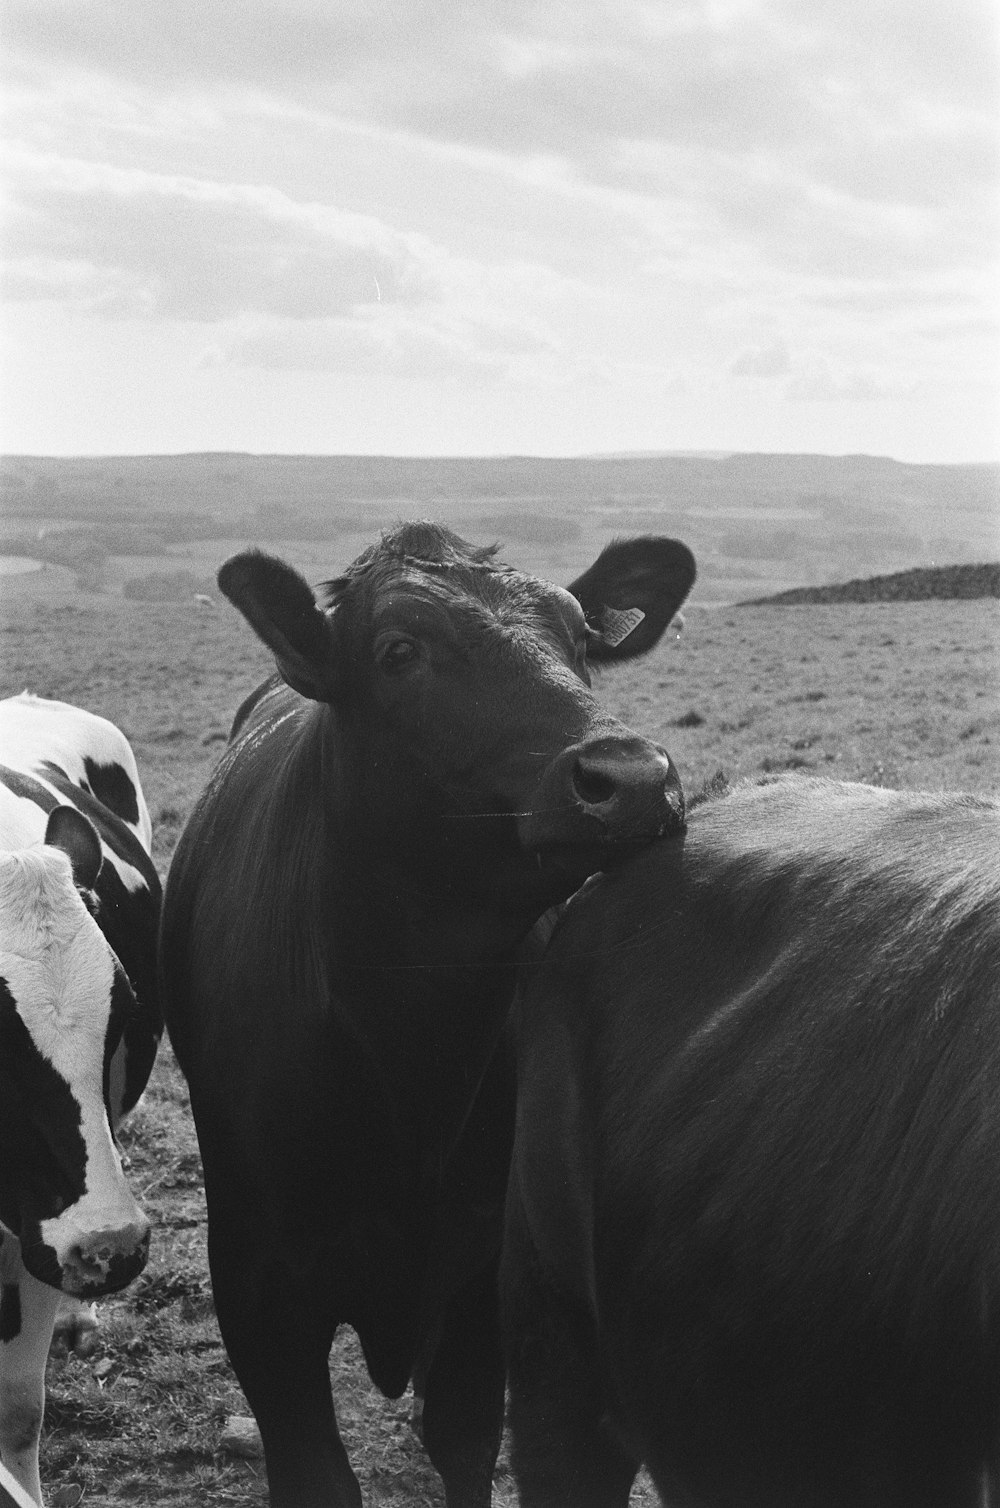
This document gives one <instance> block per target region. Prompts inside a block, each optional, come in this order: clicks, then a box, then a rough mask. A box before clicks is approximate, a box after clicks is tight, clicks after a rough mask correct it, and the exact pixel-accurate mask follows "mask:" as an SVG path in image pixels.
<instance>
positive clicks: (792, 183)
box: [0, 0, 1000, 462]
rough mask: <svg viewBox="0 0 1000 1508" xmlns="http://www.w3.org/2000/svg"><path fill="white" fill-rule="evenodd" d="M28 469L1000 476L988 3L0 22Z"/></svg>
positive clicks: (601, 4)
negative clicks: (747, 468) (620, 468)
mask: <svg viewBox="0 0 1000 1508" xmlns="http://www.w3.org/2000/svg"><path fill="white" fill-rule="evenodd" d="M5 14H6V22H5V75H6V77H5V91H4V95H5V101H4V104H5V117H6V126H5V138H6V143H7V149H6V170H5V177H6V183H7V192H6V205H5V209H4V217H3V240H4V251H5V261H6V268H5V313H4V323H5V341H4V344H5V349H6V354H5V357H4V369H3V400H4V401H3V412H4V417H3V420H2V424H0V444H2V448H3V449H4V450H5V451H6V452H8V453H11V452H18V453H34V454H63V455H66V454H80V455H83V454H117V453H140V454H141V453H157V452H182V451H209V450H241V451H262V452H272V451H274V452H294V453H323V454H336V453H351V454H364V453H372V454H411V455H428V454H436V455H460V454H468V455H474V454H498V453H502V454H511V453H520V454H538V455H561V454H562V455H572V454H592V453H597V452H621V451H684V450H687V451H692V450H694V451H706V450H708V451H736V450H739V451H747V450H751V451H752V450H758V451H814V452H825V453H833V454H838V453H859V452H868V453H876V454H883V455H892V456H895V457H896V458H897V459H900V460H912V461H932V462H955V461H981V460H995V459H997V458H998V456H1000V444H998V440H1000V433H998V418H997V415H998V412H1000V408H998V403H1000V373H998V351H1000V338H998V319H997V315H998V310H997V296H998V288H1000V280H998V269H997V244H998V243H997V209H998V189H997V173H996V157H997V147H998V133H997V100H998V88H997V85H998V23H997V13H996V9H995V7H994V5H993V4H992V3H991V0H911V3H910V4H909V5H907V6H906V7H905V8H903V7H900V6H899V5H898V4H890V3H889V0H866V3H863V4H862V3H860V0H796V3H793V0H690V3H688V0H676V3H673V0H671V3H665V0H660V3H655V0H653V3H640V0H576V3H573V4H568V3H555V0H541V3H534V4H531V5H529V4H525V3H517V0H508V3H506V4H500V5H497V4H495V3H493V4H485V3H483V0H461V3H452V4H446V3H444V0H439V3H435V0H410V3H407V4H405V5H403V4H400V3H388V0H386V3H383V4H381V5H379V6H372V5H370V4H369V5H362V4H360V3H357V0H354V3H347V0H341V3H339V4H338V5H337V6H336V7H332V6H329V5H326V4H322V3H320V0H247V3H246V4H244V5H243V6H241V7H239V8H238V9H237V8H235V7H228V6H221V5H219V4H204V3H200V4H198V5H195V4H194V3H192V0H175V3H173V4H172V5H171V6H170V7H169V8H168V7H162V6H159V5H156V6H154V5H152V4H151V3H149V0H130V4H129V5H127V6H123V5H121V4H120V3H113V0H90V3H88V4H87V5H80V4H78V3H75V0H5Z"/></svg>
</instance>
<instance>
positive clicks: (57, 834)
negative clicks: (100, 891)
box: [45, 806, 101, 890]
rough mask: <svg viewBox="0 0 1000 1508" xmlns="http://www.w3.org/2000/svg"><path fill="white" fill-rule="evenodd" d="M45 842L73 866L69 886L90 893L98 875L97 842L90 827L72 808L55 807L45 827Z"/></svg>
mask: <svg viewBox="0 0 1000 1508" xmlns="http://www.w3.org/2000/svg"><path fill="white" fill-rule="evenodd" d="M45 842H46V843H48V844H49V846H50V847H51V848H61V849H62V851H63V853H64V854H65V855H66V857H67V858H68V859H69V862H70V864H71V865H72V866H73V883H74V885H77V886H78V887H79V888H80V889H81V890H93V888H94V886H95V885H96V884H97V876H98V875H99V874H100V872H101V840H100V838H99V837H98V836H97V829H96V828H95V826H94V824H93V823H92V822H91V821H90V820H89V819H88V818H87V817H85V816H84V815H83V813H82V812H78V811H77V809H76V807H75V806H56V807H53V809H52V811H51V812H50V813H49V820H48V822H47V823H46V824H45Z"/></svg>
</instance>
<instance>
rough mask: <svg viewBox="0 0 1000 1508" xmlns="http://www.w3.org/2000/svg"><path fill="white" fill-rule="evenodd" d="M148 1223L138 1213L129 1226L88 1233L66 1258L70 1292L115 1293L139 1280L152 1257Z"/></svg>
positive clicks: (66, 1284)
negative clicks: (147, 1259)
mask: <svg viewBox="0 0 1000 1508" xmlns="http://www.w3.org/2000/svg"><path fill="white" fill-rule="evenodd" d="M149 1232H150V1226H149V1221H148V1220H147V1219H146V1217H145V1215H143V1214H142V1213H141V1212H139V1213H138V1214H137V1216H136V1218H135V1219H134V1220H131V1221H129V1223H128V1224H127V1225H120V1226H115V1227H113V1228H109V1229H107V1230H98V1231H88V1233H87V1235H86V1236H85V1237H82V1238H81V1239H80V1240H79V1241H78V1242H77V1243H76V1244H75V1246H73V1247H72V1248H71V1249H70V1251H69V1252H68V1253H67V1254H66V1256H65V1257H64V1258H63V1264H62V1265H63V1287H64V1288H65V1289H66V1291H67V1292H68V1293H74V1294H78V1295H87V1296H94V1297H96V1296H98V1295H99V1294H102V1293H115V1292H117V1290H118V1289H119V1288H124V1287H125V1285H126V1283H131V1281H132V1279H133V1278H135V1277H138V1275H139V1273H140V1272H141V1271H142V1269H143V1268H144V1267H145V1265H146V1258H147V1257H148V1255H149Z"/></svg>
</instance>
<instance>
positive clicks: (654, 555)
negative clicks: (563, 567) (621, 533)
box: [569, 535, 695, 664]
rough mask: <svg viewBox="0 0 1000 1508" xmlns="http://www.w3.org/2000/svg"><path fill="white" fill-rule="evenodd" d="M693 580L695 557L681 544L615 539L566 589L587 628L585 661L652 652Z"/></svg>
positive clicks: (676, 541)
mask: <svg viewBox="0 0 1000 1508" xmlns="http://www.w3.org/2000/svg"><path fill="white" fill-rule="evenodd" d="M694 578H695V565H694V556H693V555H692V554H691V551H690V550H689V549H688V547H687V545H684V544H681V542H680V540H679V539H665V538H663V537H662V536H661V535H645V536H643V537H642V538H639V539H616V540H613V541H612V543H611V544H609V545H608V546H607V547H606V548H605V549H603V550H602V551H601V553H600V555H598V557H597V559H596V560H595V561H594V564H593V565H592V566H591V567H590V570H589V571H584V573H583V575H582V576H580V577H578V578H577V580H576V581H574V582H572V584H571V585H570V587H569V590H570V591H571V592H572V593H573V596H574V597H575V598H576V599H577V601H578V602H579V604H580V606H581V607H582V608H583V612H584V617H585V618H586V619H587V623H588V625H589V627H590V629H591V636H590V639H589V641H588V646H587V657H588V659H590V660H592V661H593V662H595V663H596V664H600V663H601V662H602V661H604V662H608V663H610V662H612V661H614V660H630V659H632V658H633V656H635V655H642V654H645V653H646V652H647V650H650V649H652V648H653V645H654V644H656V643H658V642H659V640H660V638H661V636H662V634H663V631H664V629H665V628H666V627H667V625H668V623H669V622H670V620H671V618H672V617H673V616H674V614H675V613H676V612H677V609H678V608H679V607H680V606H681V603H682V602H683V601H684V599H685V598H686V597H687V595H688V593H689V592H690V590H691V588H692V586H693V585H694Z"/></svg>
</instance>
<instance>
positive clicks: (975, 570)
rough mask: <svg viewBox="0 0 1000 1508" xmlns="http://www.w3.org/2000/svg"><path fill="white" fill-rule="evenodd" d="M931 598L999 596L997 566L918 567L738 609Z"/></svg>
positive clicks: (780, 596)
mask: <svg viewBox="0 0 1000 1508" xmlns="http://www.w3.org/2000/svg"><path fill="white" fill-rule="evenodd" d="M933 597H941V598H945V597H951V598H954V597H1000V564H990V565H953V566H918V567H916V568H915V569H914V570H912V571H896V572H895V573H894V574H893V575H892V576H868V577H866V578H864V579H862V580H858V581H844V582H842V583H840V584H839V585H837V586H800V587H794V588H793V589H792V590H791V591H788V592H778V593H777V594H776V595H775V596H773V597H755V598H753V599H752V600H751V601H749V602H741V603H739V604H738V606H740V607H760V606H763V605H765V604H777V605H778V606H795V605H796V604H798V603H805V602H924V601H926V600H927V599H929V598H933Z"/></svg>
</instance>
